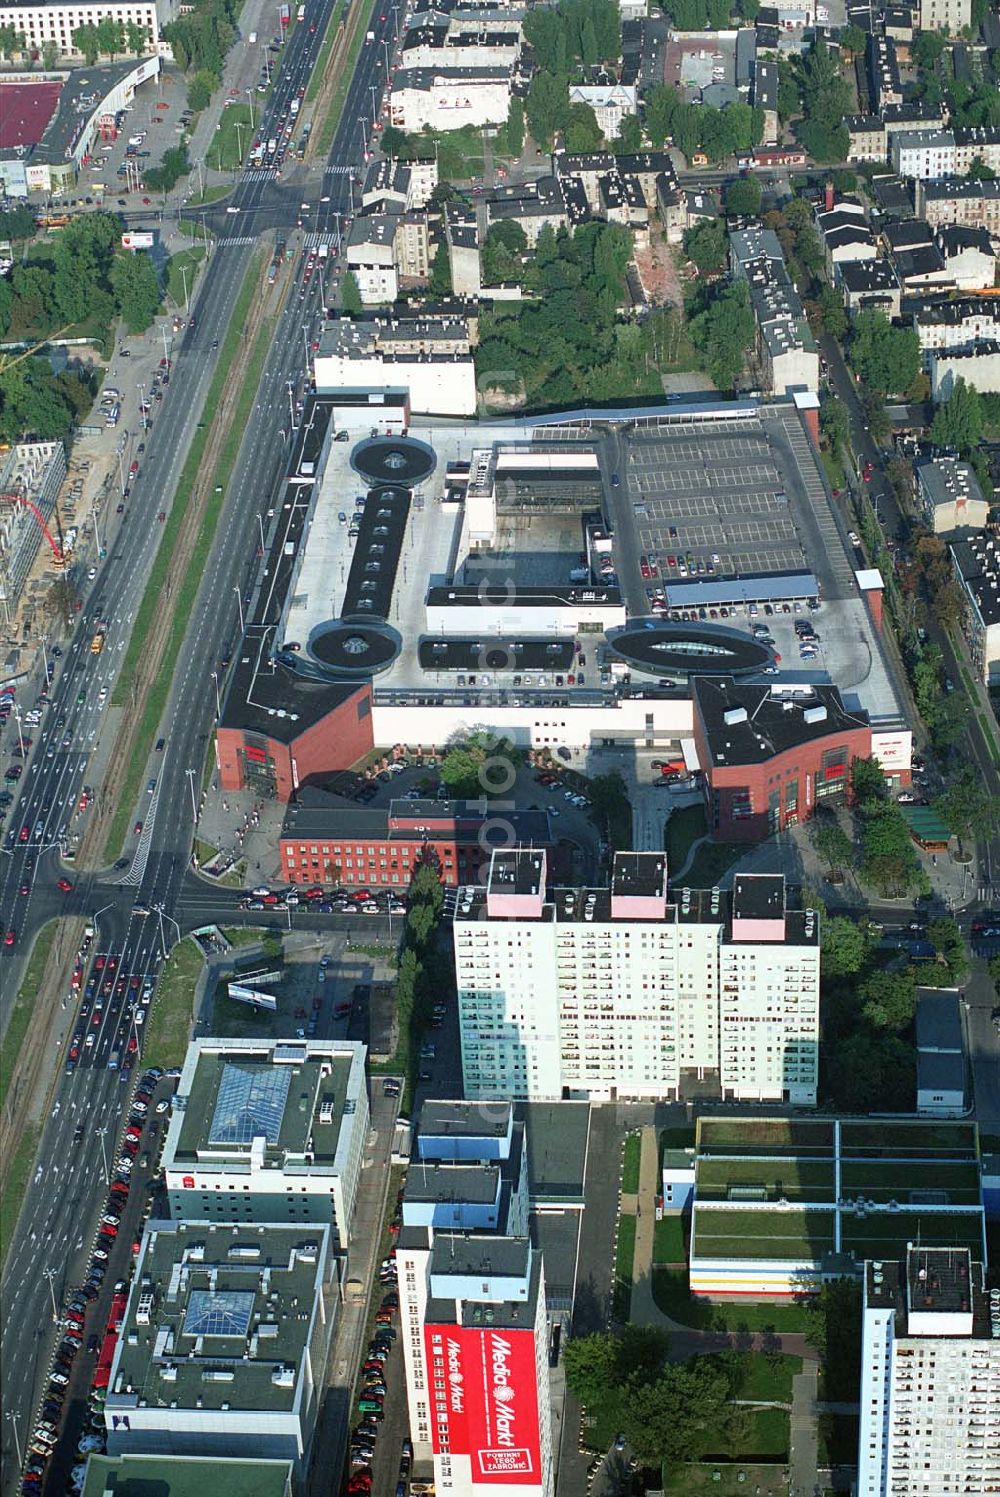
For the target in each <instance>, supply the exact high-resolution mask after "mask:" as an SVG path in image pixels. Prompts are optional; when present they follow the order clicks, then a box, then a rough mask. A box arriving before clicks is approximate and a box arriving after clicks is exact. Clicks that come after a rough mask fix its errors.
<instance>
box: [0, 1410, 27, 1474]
mask: <svg viewBox="0 0 1000 1497" xmlns="http://www.w3.org/2000/svg"><path fill="white" fill-rule="evenodd" d="M4 1418H5V1419H8V1420H9V1421H10V1427H11V1429H12V1430H13V1432H14V1453H15V1455H16V1456H17V1468H18V1470H20V1469H21V1467H22V1466H23V1465H24V1455H23V1453H22V1451H21V1440H20V1437H19V1435H18V1433H17V1420H16V1419H15V1418H14V1410H13V1409H7V1410H5V1412H4Z"/></svg>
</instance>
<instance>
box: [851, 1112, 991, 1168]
mask: <svg viewBox="0 0 1000 1497" xmlns="http://www.w3.org/2000/svg"><path fill="white" fill-rule="evenodd" d="M841 1140H842V1142H841V1153H842V1155H843V1156H844V1157H845V1158H847V1157H849V1156H850V1155H852V1154H859V1153H861V1151H862V1150H865V1149H870V1150H872V1154H873V1157H875V1156H877V1157H881V1158H886V1157H890V1158H895V1159H908V1158H912V1159H929V1158H931V1157H933V1155H935V1154H941V1155H944V1156H945V1157H946V1158H948V1159H960V1158H961V1157H962V1156H963V1155H965V1156H966V1157H967V1158H969V1159H974V1158H975V1157H976V1153H975V1150H976V1134H975V1129H974V1128H973V1127H971V1126H970V1125H969V1124H968V1123H863V1122H854V1121H853V1120H848V1121H845V1122H844V1123H843V1124H842V1125H841Z"/></svg>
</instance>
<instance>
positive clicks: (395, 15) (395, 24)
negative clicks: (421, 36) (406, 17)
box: [392, 5, 399, 42]
mask: <svg viewBox="0 0 1000 1497" xmlns="http://www.w3.org/2000/svg"><path fill="white" fill-rule="evenodd" d="M392 29H393V33H394V34H395V38H396V40H397V42H398V41H399V6H398V5H394V6H393V7H392Z"/></svg>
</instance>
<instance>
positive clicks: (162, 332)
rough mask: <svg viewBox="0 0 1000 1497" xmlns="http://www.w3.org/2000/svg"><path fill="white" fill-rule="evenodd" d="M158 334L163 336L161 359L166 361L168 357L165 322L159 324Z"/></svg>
mask: <svg viewBox="0 0 1000 1497" xmlns="http://www.w3.org/2000/svg"><path fill="white" fill-rule="evenodd" d="M160 333H161V334H162V336H163V357H164V358H165V359H166V358H169V357H170V355H169V354H168V353H167V324H166V323H165V322H161V323H160Z"/></svg>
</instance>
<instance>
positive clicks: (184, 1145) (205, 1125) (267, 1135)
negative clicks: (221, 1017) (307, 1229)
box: [163, 1039, 368, 1251]
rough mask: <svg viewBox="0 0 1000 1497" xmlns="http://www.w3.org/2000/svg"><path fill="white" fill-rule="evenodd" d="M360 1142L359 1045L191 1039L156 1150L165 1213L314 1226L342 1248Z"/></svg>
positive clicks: (363, 1095) (363, 1127)
mask: <svg viewBox="0 0 1000 1497" xmlns="http://www.w3.org/2000/svg"><path fill="white" fill-rule="evenodd" d="M367 1135H368V1087H367V1083H366V1080H365V1047H364V1045H361V1044H357V1043H355V1042H354V1041H348V1040H297V1039H293V1040H263V1039H262V1040H251V1039H247V1040H216V1039H205V1040H194V1041H193V1042H192V1043H191V1044H190V1045H189V1046H188V1053H187V1058H186V1059H185V1062H184V1069H183V1071H182V1072H181V1079H180V1081H179V1082H178V1084H177V1095H176V1097H175V1100H174V1109H173V1115H172V1117H171V1119H170V1127H169V1130H168V1132H167V1139H166V1143H165V1145H164V1151H163V1173H164V1178H165V1181H166V1187H167V1198H168V1201H169V1204H170V1215H171V1217H173V1218H174V1219H175V1220H177V1219H180V1218H184V1217H191V1218H194V1219H196V1220H198V1221H221V1222H233V1223H234V1224H236V1223H241V1222H250V1221H265V1222H297V1223H298V1222H301V1223H307V1222H317V1223H322V1224H324V1225H326V1226H329V1228H330V1230H331V1234H332V1237H333V1243H334V1246H335V1247H336V1248H339V1249H340V1250H341V1251H346V1249H347V1246H348V1243H349V1241H350V1236H351V1221H352V1219H353V1216H354V1202H355V1198H356V1196H357V1190H358V1181H359V1178H360V1175H361V1164H362V1156H363V1153H364V1147H365V1140H366V1138H367Z"/></svg>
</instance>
